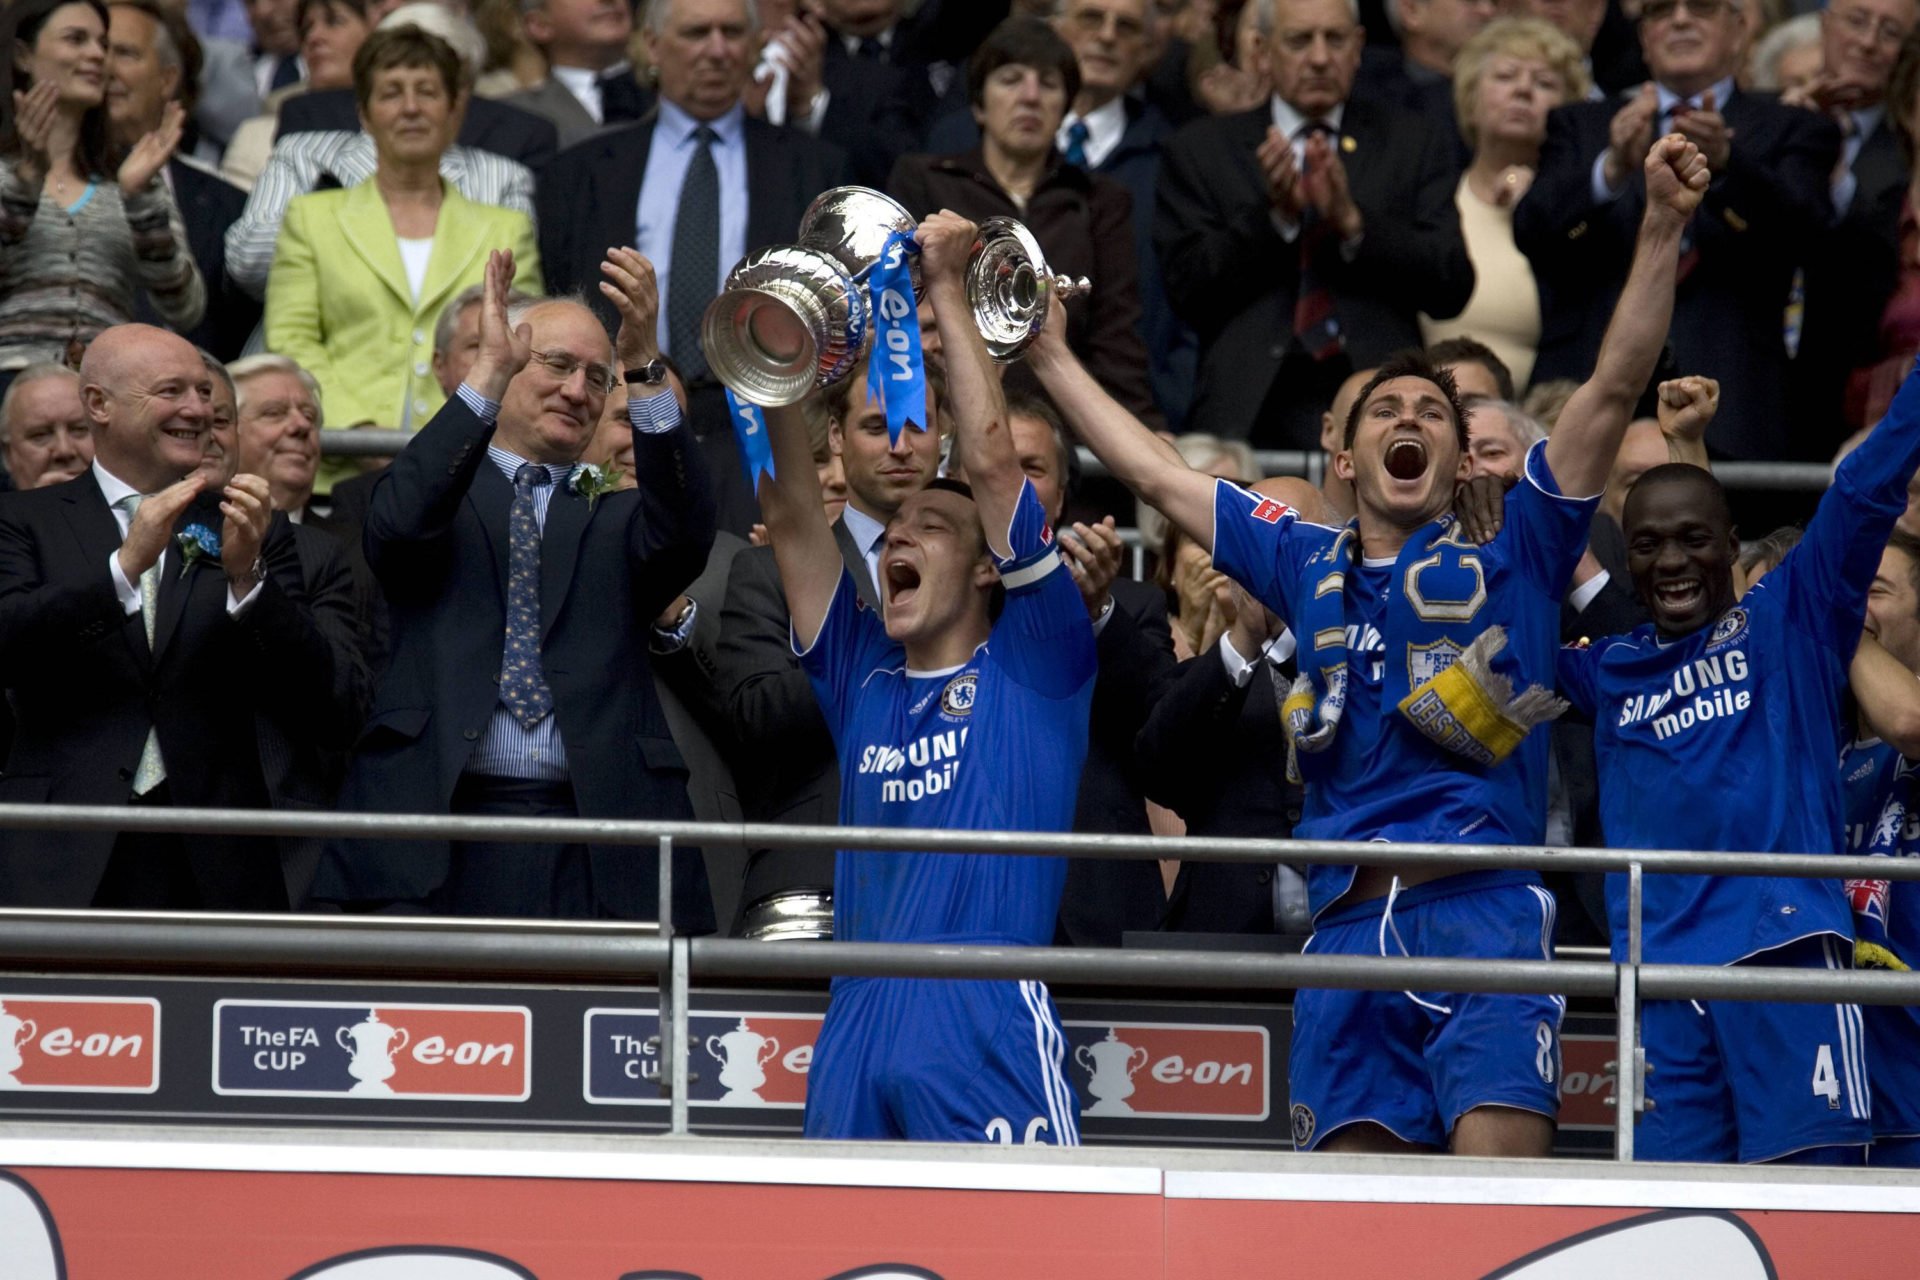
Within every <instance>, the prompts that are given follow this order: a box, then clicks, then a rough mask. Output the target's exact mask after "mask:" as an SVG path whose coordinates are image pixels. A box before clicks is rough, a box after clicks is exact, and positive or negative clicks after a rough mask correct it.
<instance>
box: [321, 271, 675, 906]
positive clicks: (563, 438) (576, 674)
mask: <svg viewBox="0 0 1920 1280" xmlns="http://www.w3.org/2000/svg"><path fill="white" fill-rule="evenodd" d="M602 270H603V273H604V275H605V277H606V279H607V280H608V281H609V291H610V292H611V293H613V294H615V295H617V302H616V305H617V307H618V309H619V311H620V315H621V325H620V332H619V338H618V341H617V343H616V344H613V345H611V346H610V345H609V343H608V342H607V337H606V332H605V330H604V329H603V328H602V327H601V324H600V321H599V320H598V318H597V317H595V316H594V315H593V313H592V312H590V311H588V310H587V309H586V308H584V307H582V306H580V305H579V304H578V303H574V302H570V301H564V300H554V301H537V302H534V303H531V304H529V305H527V306H525V307H522V308H517V309H515V310H514V311H513V312H512V313H509V311H508V308H507V302H506V298H507V293H508V291H509V289H510V287H511V285H512V279H513V259H512V255H511V254H508V253H503V252H500V251H495V253H494V254H493V255H492V256H491V257H490V259H489V261H488V266H487V280H486V285H487V290H486V300H485V302H484V303H483V304H482V309H481V324H480V335H481V336H480V345H479V352H478V354H477V356H476V358H475V360H474V363H473V365H472V367H471V368H470V369H469V370H468V373H467V377H466V380H465V381H464V382H463V383H462V384H461V385H460V387H459V388H457V390H456V393H455V395H454V397H453V398H452V399H450V400H449V401H448V402H447V404H446V406H445V407H444V408H443V409H441V411H440V412H439V413H438V414H436V415H435V416H434V418H433V420H432V421H431V422H429V423H428V424H427V425H426V427H425V428H423V429H422V430H421V431H420V433H419V434H418V435H416V436H415V437H414V438H413V439H412V440H411V441H410V442H409V443H408V445H407V447H406V449H405V450H403V451H402V452H401V454H400V456H399V457H397V458H396V459H394V462H393V465H392V466H390V467H389V468H388V469H387V472H386V474H385V476H384V477H383V478H382V479H381V481H380V483H379V484H378V485H377V486H376V487H375V489H374V493H373V504H372V509H371V510H370V511H369V512H368V515H367V526H366V534H365V540H366V550H367V559H368V561H369V562H370V563H371V564H372V566H373V570H374V573H375V574H376V575H377V576H378V577H379V580H380V583H381V586H382V587H383V588H384V589H385V591H386V594H387V601H388V605H389V608H390V611H391V615H392V620H393V658H392V662H391V665H390V666H389V667H388V669H387V672H386V674H385V676H383V677H382V679H381V681H380V686H379V690H378V692H377V693H376V695H375V698H374V711H373V714H372V716H371V717H370V718H369V720H368V724H367V729H366V732H365V733H364V734H363V735H362V736H361V739H360V742H359V745H358V747H357V748H356V750H355V753H354V758H353V762H352V764H351V766H350V767H349V770H348V776H347V784H346V788H345V791H344V793H343V795H342V798H341V803H342V806H343V807H345V808H350V809H359V810H366V811H383V810H384V811H391V810H396V809H402V810H404V809H411V810H413V811H415V812H429V813H431V812H440V813H447V812H452V813H467V814H498V815H519V816H541V817H555V816H574V815H582V816H587V817H603V818H642V817H653V818H673V819H680V820H685V819H688V818H690V817H691V816H692V811H691V809H690V807H689V806H688V803H687V770H686V765H685V764H684V763H683V762H682V760H681V756H680V753H679V750H678V749H677V748H676V747H675V746H674V743H673V739H672V737H671V735H670V734H669V732H668V729H667V723H666V719H665V716H664V715H663V714H662V712H661V709H660V702H659V698H658V697H657V696H656V695H655V693H654V689H653V680H652V667H651V665H650V663H649V660H648V656H647V648H648V644H649V639H650V628H649V625H648V624H649V623H650V622H651V621H652V620H654V619H656V618H657V617H658V616H659V614H660V613H661V611H662V610H663V609H665V608H666V607H667V606H668V604H669V603H670V602H671V601H673V600H674V598H675V597H676V596H677V595H678V594H679V593H680V590H681V588H683V587H684V586H686V584H687V583H689V582H691V581H692V580H693V578H694V577H695V575H697V574H698V573H699V572H700V568H701V565H702V564H703V563H704V561H705V559H706V555H707V549H708V547H709V546H710V545H711V543H712V541H713V508H712V505H711V503H710V501H709V499H708V497H707V493H708V486H707V480H706V475H705V472H704V467H703V465H702V462H701V459H700V456H699V453H698V451H697V450H694V449H690V448H688V447H686V433H685V432H684V431H683V430H681V429H680V410H679V405H678V403H677V402H676V401H675V400H674V398H673V396H672V394H671V393H670V392H668V391H666V390H665V387H664V383H665V369H664V367H663V366H661V365H660V364H659V362H658V354H659V353H658V348H657V346H656V344H655V339H654V319H653V306H654V299H655V286H654V280H653V269H652V267H651V266H650V265H649V264H648V263H647V262H646V261H645V260H644V259H643V258H641V257H640V255H639V254H637V253H635V252H634V251H633V250H631V249H615V250H613V251H612V252H611V254H610V256H609V258H608V260H607V261H606V262H605V263H604V264H603V267H602ZM616 357H617V363H610V362H613V361H615V360H616ZM621 371H624V374H623V373H622V372H621ZM623 377H624V380H625V381H626V382H627V384H628V385H629V386H631V387H633V388H634V389H635V395H634V396H633V398H631V399H630V401H629V410H628V412H629V418H630V420H631V422H632V426H633V429H634V457H635V474H636V476H637V477H638V478H639V481H640V484H639V487H638V488H637V489H633V490H625V491H614V492H601V491H599V490H597V489H595V488H594V487H593V482H592V481H593V478H592V476H591V474H590V473H587V472H584V471H580V470H578V469H577V468H576V466H575V463H576V462H577V460H578V459H579V457H580V455H581V453H582V452H583V451H584V450H585V448H586V447H587V444H588V443H589V441H590V440H591V439H592V436H593V432H594V429H595V427H596V425H597V424H598V421H599V418H600V414H601V410H602V408H603V407H604V405H605V398H606V396H607V395H608V394H610V393H612V392H614V391H615V390H616V389H617V388H618V385H619V382H620V380H621V379H622V378H623ZM673 621H674V622H676V623H679V624H682V625H684V623H685V621H686V620H685V619H675V620H673ZM655 859H656V855H655V854H654V852H653V851H652V850H651V849H650V848H644V849H633V848H620V849H616V848H589V847H586V846H583V845H576V844H541V845H522V844H509V845H503V844H497V843H486V842H456V843H453V844H451V845H449V844H448V843H447V842H445V841H424V840H423V841H405V842H401V841H387V842H378V843H376V842H367V841H352V842H341V843H340V844H339V845H338V846H336V847H334V848H332V849H330V850H329V853H328V857H327V858H326V860H325V861H324V862H323V863H322V865H321V869H320V875H319V878H318V879H317V881H316V882H315V886H314V896H315V897H316V898H320V899H324V900H327V901H337V902H344V903H348V904H355V905H361V906H373V907H385V908H408V909H417V910H426V911H430V912H436V913H440V914H448V915H515V916H547V917H551V916H565V917H593V916H613V917H618V918H622V919H652V918H654V917H656V916H657V914H658V912H659V910H660V909H661V904H660V903H659V900H658V895H657V864H656V861H655ZM674 866H675V872H676V878H675V890H674V901H673V903H672V904H671V906H672V910H673V913H674V914H673V918H674V922H675V924H676V927H683V928H686V929H689V930H692V931H695V932H699V931H704V930H706V929H710V928H711V927H712V905H711V902H710V901H709V899H708V895H707V885H706V877H705V875H704V873H703V871H702V868H701V863H700V857H699V854H698V852H697V851H695V850H692V849H685V848H682V849H677V850H676V851H675V864H674Z"/></svg>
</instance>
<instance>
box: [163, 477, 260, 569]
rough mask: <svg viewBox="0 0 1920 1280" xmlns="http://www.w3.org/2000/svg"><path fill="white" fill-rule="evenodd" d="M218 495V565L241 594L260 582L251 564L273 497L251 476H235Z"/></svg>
mask: <svg viewBox="0 0 1920 1280" xmlns="http://www.w3.org/2000/svg"><path fill="white" fill-rule="evenodd" d="M220 497H221V502H220V514H221V515H223V516H225V517H226V519H225V520H224V521H223V522H222V524H221V527H220V567H221V568H222V569H224V570H225V571H226V575H227V581H228V582H229V583H231V584H232V585H233V592H234V594H235V595H238V596H244V595H246V594H247V592H249V591H251V590H253V588H254V587H255V586H256V585H258V583H259V581H260V579H259V578H258V577H257V576H256V575H255V573H254V566H255V564H257V563H258V562H259V559H260V548H261V547H262V546H264V545H266V541H267V527H268V526H269V525H270V524H271V523H272V522H273V499H272V496H271V494H270V493H269V492H268V490H267V482H266V479H265V478H264V477H261V476H252V475H237V476H235V477H234V478H233V479H232V480H231V481H229V482H228V484H227V487H226V489H225V490H224V491H223V492H222V493H221V495H220ZM140 509H141V510H142V511H144V510H146V506H145V505H144V504H142V506H141V508H140Z"/></svg>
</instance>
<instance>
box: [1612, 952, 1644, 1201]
mask: <svg viewBox="0 0 1920 1280" xmlns="http://www.w3.org/2000/svg"><path fill="white" fill-rule="evenodd" d="M1638 978H1639V970H1638V969H1637V968H1635V967H1634V966H1633V965H1630V964H1623V965H1621V966H1620V984H1619V994H1618V996H1617V997H1616V1009H1617V1011H1618V1014H1619V1026H1618V1028H1617V1030H1616V1037H1615V1040H1616V1043H1615V1046H1614V1053H1615V1055H1616V1056H1615V1058H1614V1062H1613V1158H1614V1159H1616V1160H1621V1161H1626V1162H1628V1163H1631V1162H1632V1160H1633V1123H1634V1121H1635V1120H1637V1119H1638V1118H1639V1115H1640V1108H1639V1105H1638V1103H1639V1100H1640V1098H1641V1097H1642V1096H1643V1095H1642V1094H1641V1092H1640V1087H1639V1085H1640V1072H1639V1070H1638V1069H1637V1067H1636V1064H1637V1062H1638V1060H1639V1056H1640V992H1639V984H1638Z"/></svg>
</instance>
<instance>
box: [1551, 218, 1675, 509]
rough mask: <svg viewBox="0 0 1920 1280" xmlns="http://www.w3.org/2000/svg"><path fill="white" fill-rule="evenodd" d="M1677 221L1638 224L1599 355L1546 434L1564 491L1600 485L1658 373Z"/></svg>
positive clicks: (1582, 492) (1582, 491) (1668, 319)
mask: <svg viewBox="0 0 1920 1280" xmlns="http://www.w3.org/2000/svg"><path fill="white" fill-rule="evenodd" d="M1679 255H1680V232H1679V229H1678V228H1675V227H1668V226H1666V225H1653V224H1652V221H1651V220H1648V221H1647V222H1643V223H1642V224H1641V227H1640V239H1639V241H1638V242H1637V243H1636V245H1635V246H1634V253H1633V269H1632V270H1631V271H1630V272H1629V273H1628V275H1627V284H1626V287H1625V288H1624V289H1622V290H1621V291H1620V301H1619V303H1618V305H1616V306H1615V307H1614V309H1613V319H1612V321H1611V322H1610V323H1609V324H1608V325H1607V336H1606V338H1605V339H1604V340H1603V341H1602V342H1601V344H1600V358H1599V359H1598V360H1596V361H1595V362H1594V366H1593V376H1592V377H1591V378H1589V379H1587V381H1586V383H1585V385H1583V386H1582V387H1581V388H1580V389H1579V390H1578V391H1576V392H1574V393H1573V398H1572V399H1571V400H1569V401H1568V402H1567V407H1566V409H1565V410H1564V411H1563V412H1562V413H1561V415H1560V422H1559V425H1558V426H1557V427H1556V428H1555V429H1554V432H1553V434H1552V435H1551V436H1549V437H1548V438H1547V466H1548V467H1549V468H1550V469H1551V470H1552V472H1553V476H1554V479H1555V480H1556V481H1557V482H1558V483H1559V486H1560V491H1561V492H1562V493H1567V494H1572V495H1575V496H1578V497H1585V496H1587V495H1589V494H1594V493H1598V492H1599V491H1600V490H1601V488H1602V487H1603V486H1605V484H1606V482H1607V473H1608V472H1610V471H1611V470H1612V469H1613V459H1614V455H1615V454H1617V453H1618V452H1619V451H1620V441H1621V439H1622V438H1623V437H1624V436H1625V435H1626V432H1627V424H1628V423H1629V422H1631V421H1632V419H1633V407H1634V405H1635V403H1636V402H1638V401H1639V399H1640V393H1641V392H1643V391H1644V390H1646V386H1647V382H1648V380H1649V379H1651V378H1652V377H1653V370H1654V366H1655V365H1656V364H1658V363H1659V361H1660V350H1661V348H1662V347H1664V346H1665V345H1666V341H1667V330H1668V328H1669V327H1670V326H1671V325H1672V323H1673V290H1674V285H1675V284H1676V282H1677V280H1678V275H1679V261H1680V256H1679Z"/></svg>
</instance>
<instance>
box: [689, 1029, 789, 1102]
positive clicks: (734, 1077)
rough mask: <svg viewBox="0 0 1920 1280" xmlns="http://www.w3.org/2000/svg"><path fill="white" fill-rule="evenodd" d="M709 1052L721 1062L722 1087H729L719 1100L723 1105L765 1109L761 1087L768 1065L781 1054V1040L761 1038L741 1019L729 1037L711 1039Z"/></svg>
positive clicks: (764, 1080) (709, 1037)
mask: <svg viewBox="0 0 1920 1280" xmlns="http://www.w3.org/2000/svg"><path fill="white" fill-rule="evenodd" d="M707 1052H708V1053H710V1054H712V1055H713V1057H714V1059H715V1061H717V1062H719V1064H720V1083H721V1084H723V1085H725V1086H727V1091H726V1093H724V1094H722V1095H721V1097H720V1102H721V1105H723V1106H729V1107H760V1106H765V1105H766V1099H764V1098H762V1097H761V1096H760V1086H761V1085H763V1084H765V1083H766V1082H767V1073H766V1069H765V1068H766V1065H767V1064H768V1063H769V1062H771V1061H773V1056H774V1055H775V1054H776V1053H779V1052H780V1042H779V1041H778V1040H775V1039H774V1038H773V1037H771V1036H763V1035H761V1034H760V1033H759V1032H757V1031H755V1030H753V1029H752V1028H751V1027H749V1026H747V1020H746V1019H745V1018H742V1019H740V1025H739V1026H737V1027H735V1028H734V1029H733V1030H731V1031H729V1032H727V1034H725V1035H723V1036H708V1037H707Z"/></svg>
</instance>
